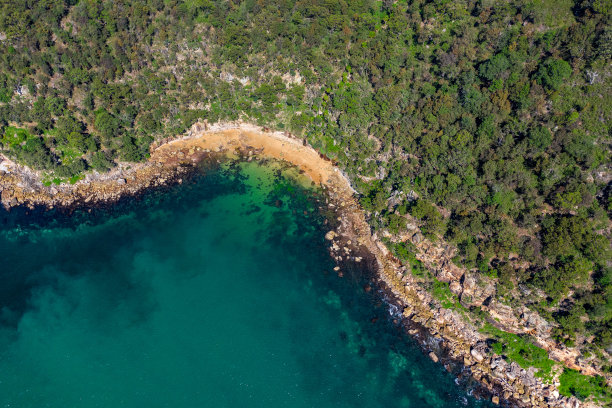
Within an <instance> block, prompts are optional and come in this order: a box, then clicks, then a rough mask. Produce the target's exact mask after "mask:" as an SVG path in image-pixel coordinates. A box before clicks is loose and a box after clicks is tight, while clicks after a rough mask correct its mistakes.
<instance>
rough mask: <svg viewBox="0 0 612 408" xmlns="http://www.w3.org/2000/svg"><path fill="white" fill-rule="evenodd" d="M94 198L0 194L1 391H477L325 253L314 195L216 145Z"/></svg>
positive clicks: (148, 394)
mask: <svg viewBox="0 0 612 408" xmlns="http://www.w3.org/2000/svg"><path fill="white" fill-rule="evenodd" d="M205 173H206V174H202V175H196V176H194V177H193V179H192V180H190V181H188V182H185V183H183V184H182V185H177V186H174V187H172V188H169V189H166V190H164V191H155V192H149V193H147V194H146V195H144V196H143V197H140V198H138V199H131V200H125V201H124V202H123V203H120V204H118V205H116V206H114V207H113V208H111V209H94V210H91V211H89V212H88V211H76V212H74V213H73V214H71V215H70V216H68V215H60V214H59V213H49V212H47V213H44V214H43V213H37V212H29V213H27V214H26V212H25V211H22V210H14V211H12V212H10V213H8V212H0V260H1V262H2V264H1V266H0V282H1V284H0V407H19V408H41V407H57V408H64V407H72V408H78V407H84V408H89V407H113V408H115V407H135V408H136V407H138V408H142V407H149V408H150V407H173V408H182V407H185V408H187V407H189V408H191V407H241V408H242V407H266V408H273V407H317V408H320V407H440V408H441V407H464V406H467V407H476V406H485V405H486V403H485V402H483V401H477V400H475V399H474V398H472V397H470V396H469V395H468V392H467V391H466V389H465V388H462V387H460V386H458V385H456V384H455V379H454V377H453V376H452V375H451V374H449V373H447V372H446V371H445V370H444V368H443V367H442V366H441V365H440V364H434V363H433V362H432V361H430V359H429V358H428V357H427V356H426V355H424V353H423V352H422V351H421V350H420V349H419V348H418V346H417V345H416V343H415V342H414V341H413V340H412V339H411V338H410V337H407V336H406V335H405V334H404V332H403V330H401V328H399V327H398V326H396V325H394V324H393V322H392V318H391V317H390V315H389V308H388V306H387V305H386V304H385V303H384V302H382V301H381V294H380V292H378V291H377V290H376V288H374V290H371V291H368V292H366V291H364V289H363V286H364V282H366V280H365V279H366V276H365V275H366V274H367V273H366V272H365V271H358V270H353V271H347V273H346V274H345V275H344V277H342V278H341V277H339V276H338V274H337V273H335V272H334V271H333V268H334V266H335V265H334V263H333V262H332V260H331V258H330V257H329V254H328V251H327V248H326V245H327V244H326V242H325V239H324V235H325V232H326V231H327V230H328V229H329V226H326V225H324V224H325V222H326V220H325V217H324V216H323V215H322V214H321V213H320V211H319V206H320V205H321V204H320V203H319V201H318V200H321V199H322V198H323V197H322V195H321V193H320V192H319V191H317V190H315V189H312V188H310V187H308V186H307V183H300V182H298V176H297V172H296V171H295V170H287V169H284V168H283V166H282V165H279V164H278V163H276V164H275V163H268V164H267V165H261V164H258V163H254V162H252V163H246V162H242V163H237V162H234V163H226V164H223V165H221V166H219V167H217V168H207V170H206V172H205Z"/></svg>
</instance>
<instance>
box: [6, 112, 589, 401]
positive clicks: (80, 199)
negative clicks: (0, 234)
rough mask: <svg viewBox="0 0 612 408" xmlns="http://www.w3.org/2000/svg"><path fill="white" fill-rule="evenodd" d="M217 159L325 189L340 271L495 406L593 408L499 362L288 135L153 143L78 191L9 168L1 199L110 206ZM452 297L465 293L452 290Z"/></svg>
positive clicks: (346, 189)
mask: <svg viewBox="0 0 612 408" xmlns="http://www.w3.org/2000/svg"><path fill="white" fill-rule="evenodd" d="M217 155H230V156H232V155H233V156H238V157H242V158H244V159H245V160H253V159H255V160H257V159H259V158H273V159H279V160H285V161H287V162H289V163H291V164H293V165H296V166H297V167H298V168H299V169H300V172H303V173H305V174H306V175H307V176H308V177H309V178H310V179H311V180H312V182H313V183H314V184H317V185H320V186H322V187H323V188H324V189H325V190H326V192H327V197H328V198H327V200H328V203H327V204H328V206H329V207H330V209H332V210H334V211H335V212H336V213H337V214H339V215H340V217H339V223H338V227H337V228H336V229H335V230H332V231H329V232H328V234H327V235H326V239H327V240H328V241H329V243H330V251H331V253H332V256H333V257H334V259H335V260H336V261H337V262H339V265H341V264H342V262H368V263H369V264H371V265H372V267H373V268H374V269H375V270H377V271H378V274H377V276H378V279H379V283H380V286H381V287H384V288H386V290H387V293H388V294H389V296H390V298H392V299H394V301H393V302H394V303H395V304H396V305H398V306H399V307H400V308H401V310H402V316H403V325H404V327H405V328H406V330H407V331H408V332H409V334H411V335H413V336H415V337H416V338H417V340H418V341H419V342H420V343H421V345H422V346H423V348H424V350H426V352H427V353H428V354H429V356H430V358H431V359H432V360H434V361H441V362H442V363H443V364H444V365H445V366H446V367H447V368H448V369H449V370H454V371H457V369H456V368H453V367H463V368H462V369H460V370H458V371H460V373H461V375H462V376H467V375H469V376H471V377H472V378H474V379H475V380H477V381H478V383H479V384H480V385H481V386H482V387H483V389H485V390H488V392H489V393H490V394H489V396H490V397H491V400H492V401H493V402H494V403H496V404H502V405H504V406H525V407H527V406H535V407H579V406H580V407H589V406H594V405H591V404H584V403H581V402H580V401H579V400H578V399H576V398H573V397H572V398H567V397H563V396H560V395H559V393H558V390H557V386H558V384H550V385H549V384H546V383H543V382H542V380H541V379H540V378H538V377H536V376H535V370H533V369H529V370H524V369H522V368H521V367H519V366H518V365H517V364H516V363H514V362H513V363H508V362H507V361H506V360H505V359H504V358H503V357H502V356H499V355H496V354H494V353H493V351H492V349H491V347H490V345H489V344H488V343H487V336H485V335H483V334H482V333H480V332H479V331H478V329H477V328H476V327H475V326H474V325H472V324H471V323H470V322H469V321H468V320H467V319H466V318H465V317H464V316H462V315H461V313H459V312H458V311H456V310H450V309H445V308H443V307H442V306H441V304H440V302H439V301H438V300H436V299H435V298H433V297H432V295H431V294H430V293H429V292H428V291H427V290H426V289H425V288H423V287H422V286H421V285H420V284H419V282H418V281H417V280H416V279H415V278H414V277H413V276H412V275H411V274H410V273H406V267H405V266H404V265H402V264H401V262H399V261H398V260H397V259H395V257H393V256H392V254H391V253H390V252H389V250H388V249H387V247H386V246H385V245H384V244H383V242H382V240H381V239H380V237H377V236H376V235H375V234H374V235H373V234H372V232H371V228H370V225H369V224H368V222H367V220H366V217H365V214H364V212H363V210H362V209H361V207H360V205H359V203H358V202H357V200H356V198H355V196H354V190H353V189H352V187H351V184H350V182H349V180H348V178H347V177H346V176H345V175H344V174H342V172H341V171H339V169H338V168H336V167H335V166H334V165H333V163H332V162H331V161H329V160H326V159H325V158H324V157H322V156H320V155H319V154H318V153H317V152H316V151H315V150H314V149H312V148H310V147H309V146H306V145H305V144H304V143H303V142H302V141H301V140H298V139H294V138H291V137H289V135H286V134H282V133H279V132H267V131H266V129H263V130H262V129H260V128H257V127H254V126H251V125H247V124H243V123H225V124H220V125H216V126H208V125H207V124H196V125H194V127H193V128H192V129H191V130H190V131H189V132H188V134H187V135H185V136H184V137H182V138H179V139H175V140H172V141H166V142H165V143H159V144H154V145H153V146H152V148H151V157H150V159H149V160H148V161H147V162H146V163H139V164H126V163H121V164H119V166H118V167H117V168H116V169H114V170H113V171H111V172H110V173H108V174H90V175H88V176H87V177H86V178H85V179H84V180H81V181H79V182H77V183H75V184H74V185H60V186H45V185H43V183H42V182H41V175H40V174H38V173H36V172H32V171H31V170H29V169H27V168H24V167H22V166H19V165H16V164H15V163H12V162H10V161H8V160H5V161H4V162H0V198H1V202H2V204H3V206H4V207H5V208H7V209H10V208H12V207H15V206H21V207H27V208H34V207H47V208H58V207H61V208H74V207H79V206H85V207H90V206H94V205H101V204H112V203H114V202H117V201H118V200H119V199H120V198H122V197H125V196H133V195H137V194H139V193H141V192H144V191H146V190H147V189H149V188H155V187H160V186H164V185H170V184H173V183H181V182H182V180H183V178H184V177H187V176H188V174H189V172H190V171H192V170H193V168H194V167H195V166H197V164H198V163H200V162H201V161H202V160H204V159H206V158H216V157H217ZM425 252H426V251H425ZM368 254H369V255H368ZM421 255H422V254H421ZM426 264H427V263H426ZM427 266H428V267H430V265H427ZM338 268H341V266H338ZM448 281H450V280H447V282H448ZM460 289H461V290H463V288H460ZM451 290H453V291H456V290H458V289H457V288H453V285H452V283H451ZM483 395H484V394H483Z"/></svg>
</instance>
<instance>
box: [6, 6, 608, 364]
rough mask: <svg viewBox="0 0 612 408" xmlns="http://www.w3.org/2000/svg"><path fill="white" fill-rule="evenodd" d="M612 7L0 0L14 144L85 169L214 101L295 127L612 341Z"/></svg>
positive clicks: (394, 199)
mask: <svg viewBox="0 0 612 408" xmlns="http://www.w3.org/2000/svg"><path fill="white" fill-rule="evenodd" d="M611 16H612V1H610V0H575V1H572V0H509V1H493V0H478V1H476V0H454V1H450V0H404V1H402V0H399V1H373V0H350V1H349V0H298V1H289V0H275V1H272V0H246V1H225V0H219V1H213V0H187V1H178V0H130V1H121V2H116V1H96V0H82V1H77V0H64V1H62V0H42V1H36V0H0V137H1V138H0V143H1V145H2V148H3V153H5V154H6V155H8V156H10V157H13V158H15V159H17V160H18V161H20V162H21V163H24V164H27V165H29V166H31V167H34V168H37V169H43V170H45V171H46V172H47V173H48V174H50V175H52V177H59V178H61V179H66V180H67V179H69V178H72V179H73V180H74V179H75V177H78V176H79V175H80V174H82V173H83V172H85V171H89V169H94V170H98V171H104V170H106V169H109V168H111V167H112V166H114V163H115V162H116V161H117V160H123V161H139V160H143V159H146V157H147V154H148V148H149V145H150V143H151V142H152V141H153V140H155V139H158V138H163V137H168V136H173V135H178V134H181V133H183V132H184V131H185V130H186V129H188V128H189V127H190V126H191V125H192V124H193V123H194V122H195V121H197V120H198V119H202V120H208V122H216V121H220V120H238V119H243V120H245V121H249V122H253V123H257V124H260V125H265V126H268V127H272V128H276V129H284V130H287V131H290V132H292V133H293V134H295V135H298V136H300V137H305V138H306V139H307V140H308V142H309V143H310V144H311V145H312V146H313V147H315V148H316V149H318V150H319V151H320V152H322V153H324V154H325V155H327V156H328V157H330V158H333V159H334V160H336V161H337V162H338V164H339V166H341V167H342V168H343V169H344V170H345V171H346V173H347V174H348V175H349V176H350V177H351V179H352V180H353V182H354V185H355V186H356V188H357V190H358V191H359V192H360V194H361V202H362V204H363V206H364V208H365V209H366V210H367V211H369V212H370V213H371V221H372V224H373V226H374V227H375V228H389V229H392V230H397V229H399V228H401V227H402V225H401V224H402V223H403V222H405V221H404V218H402V217H399V215H401V214H406V213H409V214H411V215H412V216H414V217H416V218H417V219H418V220H420V222H421V223H422V230H423V232H424V234H425V235H426V236H428V237H431V238H432V239H445V240H446V241H448V242H451V243H453V244H455V245H456V246H457V247H458V248H459V255H458V256H457V257H456V258H455V262H456V263H457V264H458V265H463V266H466V267H468V268H476V269H478V270H479V271H481V272H482V273H483V274H486V275H487V276H490V277H493V278H495V279H497V280H498V285H497V297H498V298H499V299H500V300H501V301H502V302H504V303H507V304H510V305H513V304H527V305H529V307H531V308H533V309H534V310H537V311H539V312H540V313H541V314H542V315H543V316H545V317H546V318H547V319H549V320H550V321H551V322H556V324H557V325H558V327H557V328H556V329H555V336H556V338H557V339H558V341H559V342H563V343H565V344H567V345H570V346H571V345H574V344H575V343H576V342H578V343H580V345H581V346H582V347H583V349H584V353H595V354H597V353H601V350H602V349H605V348H608V349H610V347H612V270H611V268H610V262H611V258H610V216H611V214H612V199H611V198H610V190H611V188H610V180H611V178H612V176H611V173H610V142H611V139H610V122H611V120H612V89H611V74H612V71H611V68H610V66H611V65H610V63H611V62H612V21H611V20H612V17H611ZM587 339H588V341H587ZM607 369H612V368H610V367H609V366H608V368H607Z"/></svg>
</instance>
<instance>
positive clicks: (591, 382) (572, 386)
mask: <svg viewBox="0 0 612 408" xmlns="http://www.w3.org/2000/svg"><path fill="white" fill-rule="evenodd" d="M559 380H560V381H561V385H560V386H559V393H561V394H562V395H565V396H567V397H569V396H572V395H575V396H576V397H578V398H579V399H581V400H585V399H587V398H589V397H593V400H594V401H596V402H599V403H601V404H602V405H604V404H609V403H611V402H612V392H611V391H610V389H609V388H608V387H607V385H606V379H605V378H604V377H602V376H600V375H597V376H594V377H591V376H587V375H582V374H580V373H579V372H578V371H576V370H572V369H569V368H566V369H565V370H564V371H563V373H562V374H561V377H560V379H559Z"/></svg>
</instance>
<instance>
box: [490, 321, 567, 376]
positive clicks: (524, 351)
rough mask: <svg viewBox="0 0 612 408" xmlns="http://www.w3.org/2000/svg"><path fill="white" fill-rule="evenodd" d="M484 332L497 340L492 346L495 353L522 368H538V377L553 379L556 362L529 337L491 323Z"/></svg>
mask: <svg viewBox="0 0 612 408" xmlns="http://www.w3.org/2000/svg"><path fill="white" fill-rule="evenodd" d="M482 332H483V333H485V334H487V335H490V336H492V337H494V338H495V339H496V340H497V341H496V342H495V343H493V344H492V346H491V347H492V348H493V351H494V352H495V353H497V354H499V355H505V356H507V357H508V359H509V360H510V361H514V362H516V363H517V364H518V365H520V366H521V367H522V368H529V367H534V368H537V369H538V372H537V373H536V375H537V376H538V377H541V378H544V379H546V380H550V379H551V374H552V368H553V366H554V365H555V364H556V363H555V362H554V361H553V360H551V359H549V358H548V353H547V352H546V350H544V349H542V348H540V347H538V346H536V345H535V344H533V343H532V342H531V341H530V339H529V338H527V337H525V336H519V335H516V334H513V333H508V332H505V331H503V330H499V329H498V328H496V327H494V326H492V325H491V324H490V323H485V325H484V327H483V329H482Z"/></svg>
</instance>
